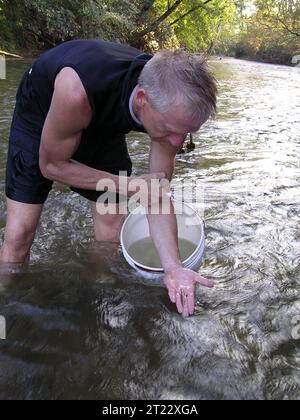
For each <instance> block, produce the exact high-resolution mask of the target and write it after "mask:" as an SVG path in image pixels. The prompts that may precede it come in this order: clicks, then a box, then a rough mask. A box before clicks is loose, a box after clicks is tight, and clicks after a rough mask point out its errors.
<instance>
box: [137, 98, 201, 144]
mask: <svg viewBox="0 0 300 420" xmlns="http://www.w3.org/2000/svg"><path fill="white" fill-rule="evenodd" d="M138 116H139V119H140V121H141V123H142V124H143V126H144V128H145V129H146V130H147V132H148V134H149V136H150V137H151V139H152V140H153V141H157V142H160V143H168V144H169V145H171V146H172V147H173V148H176V149H180V148H181V147H182V145H183V143H184V141H185V139H186V136H187V134H188V133H193V132H195V131H197V130H198V129H199V126H197V125H195V123H194V122H193V121H192V120H191V119H188V118H186V117H185V116H184V113H183V111H182V107H181V106H180V105H173V106H172V107H171V108H170V109H169V110H168V111H167V112H165V113H159V112H157V111H155V110H154V109H153V108H152V106H151V105H150V103H149V102H148V100H147V99H146V98H144V100H143V101H141V103H140V106H139V107H138Z"/></svg>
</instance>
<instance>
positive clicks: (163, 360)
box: [0, 59, 300, 399]
mask: <svg viewBox="0 0 300 420" xmlns="http://www.w3.org/2000/svg"><path fill="white" fill-rule="evenodd" d="M28 65H29V63H25V62H15V61H11V62H9V63H8V80H6V81H0V139H1V140H0V186H1V193H0V230H1V238H2V237H3V228H4V225H5V210H4V208H5V207H4V204H5V202H4V192H3V189H4V171H5V156H6V149H7V136H8V129H9V123H10V119H11V113H12V107H13V103H14V95H15V91H16V86H17V82H18V79H19V78H20V75H21V73H22V72H23V70H24V69H25V68H26V67H27V66H28ZM212 65H213V66H214V68H215V70H216V74H217V77H218V78H219V80H220V103H219V115H218V118H217V120H216V121H212V122H209V123H207V124H206V125H205V127H203V129H202V130H201V132H200V133H199V134H198V135H197V136H196V139H195V141H196V143H197V148H196V150H195V151H193V152H192V153H190V154H187V155H181V156H180V157H178V162H177V170H176V179H177V180H182V179H188V178H191V177H193V179H198V180H199V181H201V182H202V183H204V184H205V199H206V206H205V208H206V212H205V219H206V229H207V231H206V233H207V251H206V260H205V262H204V265H203V267H202V269H201V274H203V275H204V276H206V277H209V278H211V279H213V280H214V281H215V284H216V287H215V288H214V289H213V290H207V289H203V288H198V289H197V299H196V313H195V316H193V317H191V318H189V319H188V320H183V319H182V318H181V317H180V316H179V315H178V314H177V313H176V309H175V307H174V306H173V305H172V304H170V303H169V301H168V297H167V294H166V292H165V290H164V287H163V286H162V284H161V282H160V281H157V280H156V281H152V282H151V281H149V279H144V278H142V277H141V275H140V274H139V273H136V272H135V271H133V270H132V269H131V268H130V267H129V266H128V265H127V264H126V262H125V261H124V260H123V258H122V256H121V253H120V249H119V248H118V246H116V245H115V244H94V243H93V234H92V221H91V216H90V214H89V211H88V206H87V204H86V203H85V201H84V200H83V199H81V198H80V197H78V196H76V195H75V194H70V193H68V189H66V188H65V187H62V186H56V188H55V190H54V191H53V192H52V193H51V196H50V198H49V200H48V202H47V204H46V208H45V212H44V215H43V218H42V220H41V224H40V227H39V230H38V234H37V238H36V242H35V244H34V248H33V263H32V265H31V266H30V267H29V268H24V267H16V266H14V267H9V266H5V267H1V273H0V315H4V316H5V317H6V320H7V337H8V339H7V340H6V341H1V342H0V366H1V374H0V398H1V399H2V398H27V399H33V398H74V399H82V398H96V399H113V398H115V399H150V398H153V399H156V398H160V399H180V398H182V399H205V398H212V399H219V398H224V399H232V398H233V399H246V398H253V399H260V398H261V399H263V398H267V399H282V398H285V399H299V397H300V391H299V388H300V349H299V341H296V340H295V338H297V337H295V336H294V335H293V321H295V317H297V316H299V315H300V302H299V278H300V277H299V268H300V231H299V216H300V185H299V181H300V171H299V166H300V165H299V164H300V146H299V131H300V122H299V104H300V89H299V86H300V70H299V69H297V68H289V67H282V66H274V65H266V64H257V63H252V62H244V61H239V60H231V59H225V60H223V61H215V62H213V63H212ZM129 143H130V150H131V154H132V156H133V160H134V164H135V171H136V173H137V174H140V173H144V172H145V171H146V170H147V166H146V165H147V159H148V154H149V147H148V146H149V141H148V140H147V137H145V136H144V135H139V134H133V135H132V136H131V137H130V141H129ZM293 337H294V338H293Z"/></svg>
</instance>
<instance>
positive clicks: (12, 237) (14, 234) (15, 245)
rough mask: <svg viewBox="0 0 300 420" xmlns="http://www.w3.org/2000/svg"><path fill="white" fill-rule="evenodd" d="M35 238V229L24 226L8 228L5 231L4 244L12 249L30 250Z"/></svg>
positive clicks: (18, 225) (17, 225)
mask: <svg viewBox="0 0 300 420" xmlns="http://www.w3.org/2000/svg"><path fill="white" fill-rule="evenodd" d="M34 237H35V229H34V228H32V227H31V226H26V225H24V224H16V225H14V226H8V227H7V228H6V231H5V237H4V244H5V245H6V246H7V247H9V248H11V249H17V250H20V249H24V250H28V248H30V247H31V245H32V242H33V240H34Z"/></svg>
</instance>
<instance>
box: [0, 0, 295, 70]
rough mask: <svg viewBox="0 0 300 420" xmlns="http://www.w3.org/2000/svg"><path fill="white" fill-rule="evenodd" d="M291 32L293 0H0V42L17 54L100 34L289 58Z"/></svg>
mask: <svg viewBox="0 0 300 420" xmlns="http://www.w3.org/2000/svg"><path fill="white" fill-rule="evenodd" d="M299 37H300V0H0V48H2V49H8V50H10V49H11V50H15V51H17V52H18V51H22V50H24V49H25V50H30V51H40V50H43V49H47V48H50V47H53V46H55V45H57V44H59V43H61V42H63V41H67V40H70V39H75V38H102V39H106V40H112V41H117V42H124V43H129V44H131V45H134V46H136V47H138V48H140V49H145V50H150V51H156V50H158V49H162V48H171V49H174V48H179V47H182V48H185V49H188V50H190V51H205V52H209V53H217V54H222V53H223V54H224V53H225V54H226V53H231V51H235V52H236V54H237V55H247V56H250V57H254V58H262V59H264V60H266V61H276V62H289V61H290V57H291V56H292V55H294V54H295V53H300V51H299V50H300V45H299Z"/></svg>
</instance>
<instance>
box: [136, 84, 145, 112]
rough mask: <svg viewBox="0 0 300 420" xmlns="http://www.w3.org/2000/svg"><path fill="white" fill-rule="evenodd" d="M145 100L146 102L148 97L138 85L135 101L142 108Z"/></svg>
mask: <svg viewBox="0 0 300 420" xmlns="http://www.w3.org/2000/svg"><path fill="white" fill-rule="evenodd" d="M147 102H148V97H147V93H146V91H145V90H144V89H142V88H140V87H139V88H138V90H137V92H136V103H137V105H138V107H139V108H143V107H144V105H145V104H146V103H147Z"/></svg>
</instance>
